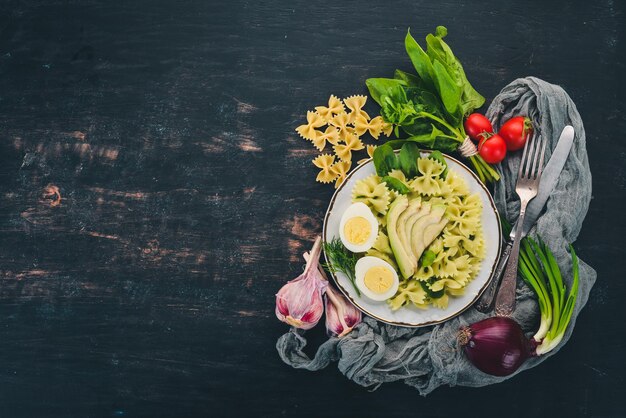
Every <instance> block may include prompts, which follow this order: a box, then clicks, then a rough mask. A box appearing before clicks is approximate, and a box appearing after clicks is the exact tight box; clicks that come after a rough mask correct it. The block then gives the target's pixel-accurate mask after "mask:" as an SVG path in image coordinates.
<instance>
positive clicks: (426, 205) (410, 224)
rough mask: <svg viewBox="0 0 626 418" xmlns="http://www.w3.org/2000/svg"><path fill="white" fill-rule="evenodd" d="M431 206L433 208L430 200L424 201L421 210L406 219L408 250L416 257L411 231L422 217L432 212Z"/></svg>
mask: <svg viewBox="0 0 626 418" xmlns="http://www.w3.org/2000/svg"><path fill="white" fill-rule="evenodd" d="M430 208H431V205H430V203H428V202H425V203H422V206H421V207H420V210H419V211H418V212H417V213H415V214H413V215H412V216H410V217H409V219H408V220H407V221H406V226H405V229H406V236H407V245H408V249H407V252H410V253H411V254H412V255H413V257H415V254H414V252H413V234H412V233H411V231H412V230H413V225H415V223H416V222H417V221H419V220H420V219H422V218H423V217H425V216H426V215H428V214H429V213H430ZM416 260H419V259H418V258H416Z"/></svg>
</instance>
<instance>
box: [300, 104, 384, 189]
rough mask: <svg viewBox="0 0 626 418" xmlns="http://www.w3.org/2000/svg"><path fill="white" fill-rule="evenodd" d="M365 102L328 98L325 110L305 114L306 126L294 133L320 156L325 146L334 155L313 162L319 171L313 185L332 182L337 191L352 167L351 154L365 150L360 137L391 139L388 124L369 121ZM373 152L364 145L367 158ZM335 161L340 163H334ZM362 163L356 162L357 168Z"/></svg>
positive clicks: (369, 145) (374, 119)
mask: <svg viewBox="0 0 626 418" xmlns="http://www.w3.org/2000/svg"><path fill="white" fill-rule="evenodd" d="M366 102H367V96H359V95H357V96H350V97H347V98H346V99H344V100H343V101H342V100H340V99H339V98H338V97H336V96H330V98H329V99H328V105H327V106H316V107H315V111H314V112H312V111H308V112H307V115H306V119H307V123H305V124H303V125H300V126H298V127H297V128H296V132H297V133H298V134H299V135H300V136H301V137H302V138H304V139H306V140H308V141H310V142H311V143H312V144H313V146H314V147H315V148H317V150H318V151H320V152H323V151H324V149H325V148H326V146H327V144H330V145H331V146H332V149H333V152H334V155H330V154H322V155H320V156H318V157H317V158H315V159H314V160H313V164H314V165H315V166H316V167H318V168H319V169H320V172H319V173H318V175H317V178H316V181H318V182H320V183H332V182H335V188H337V187H339V186H340V185H341V183H342V182H343V181H344V180H345V178H346V175H347V173H348V171H350V168H351V167H352V157H353V153H354V152H358V151H361V150H363V149H366V146H365V144H363V141H362V140H361V136H363V135H364V134H365V133H368V132H369V134H370V136H371V137H372V138H374V139H376V140H378V138H379V137H380V135H381V134H384V135H385V136H387V137H389V136H390V135H391V133H392V131H393V126H392V125H391V124H389V123H386V122H385V121H384V120H383V119H382V118H381V117H380V116H376V117H375V118H373V119H372V118H370V117H369V115H368V114H367V112H365V110H363V107H364V106H365V103H366ZM324 127H325V128H324ZM375 148H376V147H375V146H374V145H371V144H368V145H367V155H368V156H369V157H370V158H371V157H372V155H373V153H374V149H375ZM322 156H323V158H321V159H320V157H322ZM335 159H339V161H338V162H335ZM363 161H364V160H359V164H360V163H362V162H363Z"/></svg>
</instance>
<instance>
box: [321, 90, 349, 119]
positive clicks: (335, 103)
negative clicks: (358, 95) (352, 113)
mask: <svg viewBox="0 0 626 418" xmlns="http://www.w3.org/2000/svg"><path fill="white" fill-rule="evenodd" d="M345 110H346V108H345V107H344V105H343V103H342V102H341V100H340V99H339V98H338V97H337V96H334V95H331V96H330V98H329V99H328V106H316V107H315V112H316V113H317V114H318V115H320V116H321V117H322V118H323V119H324V121H326V122H329V121H330V120H331V119H332V118H333V115H336V114H338V113H341V112H344V111H345Z"/></svg>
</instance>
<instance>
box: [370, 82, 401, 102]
mask: <svg viewBox="0 0 626 418" xmlns="http://www.w3.org/2000/svg"><path fill="white" fill-rule="evenodd" d="M365 85H366V86H367V89H368V90H369V92H370V96H372V99H374V101H376V103H378V104H379V105H381V106H382V105H383V104H382V97H383V96H389V95H390V94H391V91H392V89H394V88H398V87H403V86H406V82H405V81H403V80H396V79H393V78H368V79H367V80H365Z"/></svg>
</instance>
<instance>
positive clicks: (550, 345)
mask: <svg viewBox="0 0 626 418" xmlns="http://www.w3.org/2000/svg"><path fill="white" fill-rule="evenodd" d="M569 249H570V254H571V256H572V275H573V280H572V287H571V288H570V290H569V294H568V295H567V299H566V298H565V294H566V293H567V291H566V290H567V289H566V286H565V283H564V282H563V276H562V275H561V270H560V268H559V265H558V264H557V262H556V259H555V258H554V255H553V254H552V252H551V251H550V248H548V246H547V245H546V244H545V243H544V242H542V241H541V239H539V242H536V241H535V240H533V239H532V238H530V237H526V238H524V239H522V242H521V246H520V262H519V266H518V271H519V273H520V275H521V276H522V278H523V279H524V281H525V282H526V283H527V284H528V285H529V286H530V287H531V288H532V289H533V291H534V292H535V294H536V295H537V301H538V303H539V310H540V311H541V322H540V325H539V330H538V331H537V333H536V334H535V335H534V336H533V339H534V340H535V342H536V343H537V344H538V345H537V347H536V355H538V356H540V355H542V354H546V353H547V352H549V351H551V350H553V349H554V348H555V347H556V346H557V345H558V344H559V343H560V342H561V340H562V339H563V335H565V331H566V330H567V326H568V325H569V323H570V320H571V319H572V314H573V312H574V306H575V304H576V297H577V296H578V282H579V269H578V257H577V256H576V252H575V251H574V247H572V246H571V245H570V246H569Z"/></svg>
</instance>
